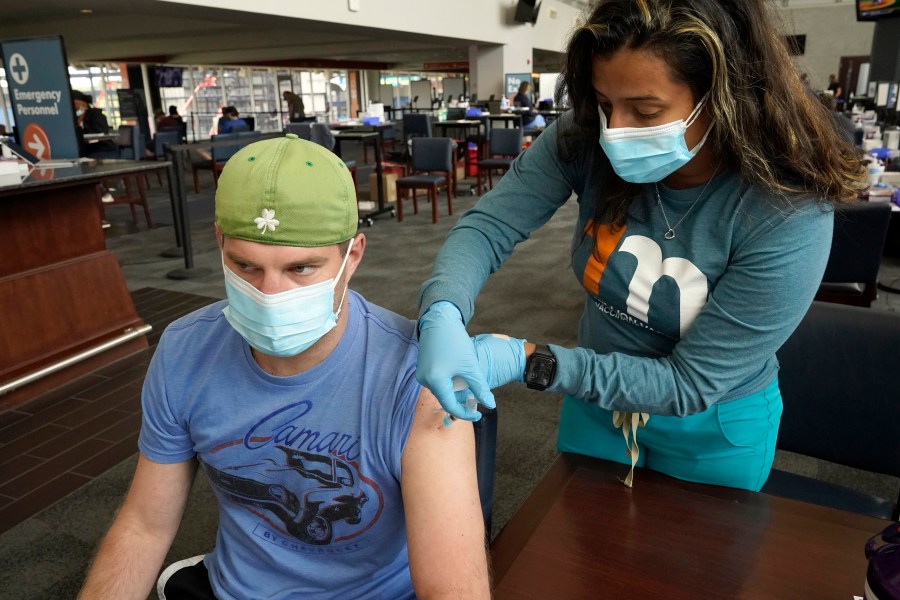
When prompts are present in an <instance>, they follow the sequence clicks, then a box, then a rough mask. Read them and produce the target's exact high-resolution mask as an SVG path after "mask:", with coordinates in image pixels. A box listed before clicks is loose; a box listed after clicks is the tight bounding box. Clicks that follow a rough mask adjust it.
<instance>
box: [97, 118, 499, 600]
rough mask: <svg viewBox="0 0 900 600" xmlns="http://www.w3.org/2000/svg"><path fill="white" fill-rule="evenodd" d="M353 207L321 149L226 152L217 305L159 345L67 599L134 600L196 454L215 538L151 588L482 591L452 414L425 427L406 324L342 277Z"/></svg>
mask: <svg viewBox="0 0 900 600" xmlns="http://www.w3.org/2000/svg"><path fill="white" fill-rule="evenodd" d="M357 221H358V216H357V210H356V196H355V193H354V187H353V181H352V179H351V177H350V174H349V172H348V171H347V168H346V166H345V165H344V163H343V162H341V161H340V159H338V158H337V157H336V156H335V155H334V154H332V153H331V152H329V151H327V150H326V149H324V148H322V147H321V146H318V145H316V144H313V143H310V142H306V141H304V140H301V139H299V138H297V136H295V135H291V134H288V135H287V136H285V137H283V138H278V139H272V140H265V141H261V142H257V143H254V144H251V145H249V146H246V147H245V148H243V149H242V150H241V151H239V152H238V153H237V154H235V155H234V156H233V157H232V158H231V159H230V160H229V161H228V163H227V165H226V166H225V169H224V171H223V173H222V176H221V178H220V179H219V187H218V191H217V192H216V235H217V236H218V240H219V246H220V248H221V250H222V264H223V269H224V275H225V288H226V293H227V297H228V299H227V301H222V302H218V303H215V304H212V305H210V306H208V307H206V308H203V309H200V310H198V311H196V312H194V313H192V314H190V315H187V316H186V317H184V318H182V319H180V320H178V321H176V322H175V323H173V324H172V325H170V326H169V327H168V328H167V330H166V331H165V333H164V334H163V336H162V339H161V340H160V342H159V346H158V347H157V350H156V353H155V354H154V356H153V361H152V363H151V365H150V369H149V371H148V373H147V378H146V381H145V383H144V391H143V409H144V414H143V425H142V428H141V435H140V440H139V447H140V451H141V452H140V456H139V458H138V465H137V470H136V472H135V475H134V480H133V482H132V486H131V489H130V491H129V492H128V495H127V497H126V498H125V502H124V503H123V505H122V508H121V509H120V511H119V513H118V516H117V517H116V520H115V522H114V523H113V525H112V527H111V529H110V532H109V533H108V534H107V536H106V538H105V539H104V541H103V543H102V544H101V546H100V550H99V552H98V554H97V557H96V559H95V560H94V564H93V566H92V568H91V571H90V573H89V574H88V579H87V582H86V584H85V587H84V589H83V590H82V595H81V597H82V598H116V599H122V598H141V599H143V598H146V596H147V594H148V592H149V591H150V590H151V588H152V586H153V581H154V580H155V579H156V577H157V573H158V572H159V568H160V567H161V565H162V563H163V560H164V558H165V555H166V553H167V551H168V549H169V546H170V544H171V542H172V539H173V538H174V537H175V534H176V531H177V529H178V526H179V522H180V519H181V516H182V513H183V511H184V506H185V502H186V500H187V497H188V492H189V490H190V486H191V481H192V479H193V476H194V473H195V470H196V466H197V465H198V464H199V465H200V467H201V468H202V470H203V471H204V472H205V473H206V475H207V477H208V478H209V481H210V483H211V484H212V488H213V490H214V491H215V493H216V496H217V499H218V504H219V528H218V534H217V539H216V544H215V548H214V549H213V550H212V551H211V552H210V553H209V554H206V555H205V557H195V558H193V559H189V560H187V561H181V562H179V563H175V564H174V565H171V566H170V567H169V568H167V569H166V571H165V572H164V573H163V575H162V576H161V577H160V578H159V583H158V592H159V595H160V597H161V598H168V599H170V600H172V599H175V598H220V599H221V598H304V599H309V598H354V599H358V598H415V597H418V598H454V599H455V598H466V599H467V600H468V599H472V598H489V597H490V591H489V583H488V574H487V561H486V556H485V549H484V525H483V521H482V515H481V509H480V504H479V500H478V490H477V482H476V477H475V457H474V441H473V437H474V436H473V433H472V427H471V425H470V424H469V423H467V422H458V423H454V424H453V425H452V426H450V427H445V426H444V425H443V423H442V420H443V418H444V415H443V412H442V411H441V410H440V405H439V404H438V403H437V401H436V400H435V398H434V397H433V396H432V395H431V393H430V392H429V391H428V390H427V389H425V388H423V387H422V386H421V385H419V384H418V383H417V382H416V379H415V374H414V368H415V364H416V358H417V355H418V345H417V343H416V339H415V323H414V322H413V321H410V320H407V319H404V318H402V317H400V316H398V315H396V314H393V313H391V312H389V311H386V310H384V309H382V308H379V307H377V306H374V305H372V304H369V303H368V302H366V300H365V299H364V298H363V297H362V296H360V295H359V294H357V293H355V292H352V291H348V285H349V281H350V278H351V277H352V276H353V273H354V272H355V271H356V269H357V267H358V266H359V263H360V261H361V260H362V257H363V253H364V250H365V246H366V238H365V235H363V234H361V233H357V232H356V225H357ZM459 454H463V455H465V456H468V457H469V458H468V460H465V461H459V460H458V458H459ZM460 575H462V576H461V577H460Z"/></svg>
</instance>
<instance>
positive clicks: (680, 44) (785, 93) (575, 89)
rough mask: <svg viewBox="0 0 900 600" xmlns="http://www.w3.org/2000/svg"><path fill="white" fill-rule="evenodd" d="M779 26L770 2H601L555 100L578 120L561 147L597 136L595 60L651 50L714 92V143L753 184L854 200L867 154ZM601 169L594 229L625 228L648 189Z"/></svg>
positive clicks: (579, 36)
mask: <svg viewBox="0 0 900 600" xmlns="http://www.w3.org/2000/svg"><path fill="white" fill-rule="evenodd" d="M775 23H776V21H775V16H774V15H773V14H771V8H770V7H769V5H768V3H767V2H765V1H764V0H599V2H597V4H596V5H595V6H594V8H593V10H592V11H591V12H590V14H589V16H588V17H587V21H586V22H585V23H584V25H582V26H580V27H577V28H576V29H575V31H574V32H573V33H572V35H571V37H570V39H569V42H568V47H567V50H566V58H565V64H564V67H563V80H564V84H563V85H562V86H560V89H559V90H558V92H557V102H560V101H562V99H563V98H565V97H566V96H568V102H569V105H570V106H571V107H572V108H573V110H574V121H575V127H572V128H570V130H569V131H567V132H563V135H561V137H560V140H561V141H560V144H561V147H560V154H561V155H562V156H563V157H566V156H567V154H568V155H571V152H572V151H573V150H574V148H575V147H576V145H577V143H584V138H585V137H588V138H593V140H594V142H596V140H597V137H598V136H599V131H600V123H599V117H598V112H597V100H596V94H595V92H594V89H593V85H592V67H593V59H594V58H595V57H598V56H599V57H610V56H612V55H613V54H614V53H615V52H617V51H618V50H620V49H622V48H629V49H633V50H637V49H646V50H648V51H650V52H653V53H654V54H656V55H657V56H659V57H660V58H661V59H663V60H664V61H665V62H666V64H667V65H668V66H669V68H670V70H671V76H672V78H673V79H674V80H675V81H679V82H683V83H684V84H686V85H687V86H689V87H690V88H691V91H692V92H693V96H694V101H695V102H699V100H700V98H702V97H703V96H704V95H705V94H706V93H709V98H708V100H707V103H706V106H707V110H709V111H710V115H711V117H712V119H713V122H714V123H715V126H714V127H713V131H712V133H711V134H710V137H709V140H708V141H707V143H708V144H712V145H713V147H714V148H715V150H716V153H717V154H718V155H720V156H722V157H723V160H724V161H725V162H726V163H727V164H728V165H729V166H730V167H731V168H733V169H735V170H736V171H738V172H739V173H740V175H741V177H742V178H743V179H744V180H745V181H746V182H748V183H750V184H753V185H757V186H760V187H762V188H764V189H767V190H768V191H770V192H772V193H773V194H774V195H775V196H776V197H777V198H779V199H781V200H783V201H785V202H787V203H791V202H793V201H797V199H798V198H799V197H800V196H801V195H803V196H804V197H808V196H809V195H813V196H815V197H816V198H817V200H818V201H819V202H822V203H825V202H832V203H842V202H852V201H854V200H855V199H856V198H857V196H858V194H859V192H860V191H861V190H862V189H863V188H864V187H865V185H864V179H865V172H864V170H863V169H862V165H861V163H860V160H859V158H860V157H859V154H858V153H857V151H856V149H855V148H854V147H853V146H852V145H850V144H848V143H847V142H846V141H845V140H844V139H843V138H842V137H841V135H840V134H839V132H838V131H837V128H836V126H835V122H834V118H833V115H832V114H830V113H829V112H828V111H827V110H826V109H825V108H824V107H823V106H822V105H821V104H820V103H819V101H818V100H817V99H816V98H815V96H814V95H812V94H811V93H810V92H809V91H808V90H807V89H806V87H805V86H804V85H803V83H802V81H801V80H800V74H799V72H798V71H797V69H796V68H795V67H794V64H793V62H792V61H791V58H790V56H789V54H788V51H787V47H786V45H785V42H784V40H783V38H782V36H781V35H779V33H778V30H777V28H776V25H775ZM575 140H580V142H575ZM580 147H582V148H583V146H580ZM603 160H604V161H605V159H603ZM596 176H597V177H598V178H599V179H600V185H599V186H598V189H599V190H601V194H602V199H601V198H597V199H596V208H595V211H594V219H593V222H594V224H595V226H599V224H601V223H608V224H612V225H614V226H622V225H623V224H624V222H625V215H626V213H627V210H628V206H629V205H630V204H631V202H632V201H633V199H634V198H636V197H637V196H638V194H639V193H640V190H641V187H640V186H638V185H634V184H630V183H628V182H625V181H623V180H622V179H621V178H619V177H618V176H617V175H616V174H615V172H614V171H613V170H612V168H611V167H610V165H609V162H608V161H605V162H604V164H601V165H599V168H598V170H597V175H596ZM594 233H595V234H596V232H594Z"/></svg>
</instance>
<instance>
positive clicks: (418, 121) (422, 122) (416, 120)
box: [388, 113, 431, 167]
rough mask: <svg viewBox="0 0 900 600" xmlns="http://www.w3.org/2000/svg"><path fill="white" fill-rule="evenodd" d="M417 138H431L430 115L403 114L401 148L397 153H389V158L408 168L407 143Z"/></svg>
mask: <svg viewBox="0 0 900 600" xmlns="http://www.w3.org/2000/svg"><path fill="white" fill-rule="evenodd" d="M419 137H426V138H430V137H431V115H428V114H425V113H406V114H404V115H403V142H402V144H401V146H402V147H401V148H400V151H399V152H391V153H390V154H389V155H388V156H389V158H390V159H391V160H392V161H394V162H398V163H401V164H403V165H406V166H407V167H409V156H410V155H409V141H410V140H411V139H413V138H419Z"/></svg>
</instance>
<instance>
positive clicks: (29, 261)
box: [0, 160, 169, 410]
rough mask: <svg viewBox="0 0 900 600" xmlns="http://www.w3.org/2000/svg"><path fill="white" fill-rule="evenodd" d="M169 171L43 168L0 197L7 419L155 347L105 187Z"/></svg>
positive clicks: (131, 165)
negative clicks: (106, 226)
mask: <svg viewBox="0 0 900 600" xmlns="http://www.w3.org/2000/svg"><path fill="white" fill-rule="evenodd" d="M168 166H169V163H167V162H163V163H155V162H147V161H141V162H136V161H119V160H113V161H99V162H95V163H93V164H79V165H78V166H75V167H69V168H55V169H51V168H38V169H35V170H34V171H32V173H31V175H30V176H29V178H28V179H26V180H25V181H24V182H23V183H21V184H19V185H13V186H5V187H0V255H2V256H3V260H2V261H0V307H2V310H0V410H4V409H8V408H13V407H15V406H17V405H19V404H21V403H23V402H25V401H27V400H29V399H31V398H33V397H34V396H36V395H37V394H40V393H42V392H44V391H46V390H49V389H52V388H54V387H57V386H59V385H62V384H64V383H66V382H67V381H69V380H71V379H74V378H75V377H78V376H80V375H82V374H84V373H87V372H89V371H91V370H93V369H96V368H98V367H99V366H102V365H104V364H107V363H109V362H111V361H112V360H114V359H116V358H119V357H122V356H126V355H128V354H131V353H134V352H137V351H140V350H142V349H144V348H146V347H147V340H146V338H145V337H144V334H145V333H146V332H147V330H149V326H146V325H145V324H144V322H143V321H142V320H141V319H140V317H138V315H137V313H136V312H135V309H134V304H133V303H132V300H131V295H130V294H129V292H128V288H127V287H126V286H125V279H124V278H123V277H122V272H121V269H120V268H119V263H118V261H117V260H116V257H115V255H114V254H113V253H112V252H109V251H108V250H107V249H106V245H105V238H104V234H103V229H102V216H103V208H102V205H101V202H100V193H99V190H98V187H97V184H98V183H99V182H100V181H102V180H104V179H108V178H115V177H121V176H123V175H128V174H133V173H140V172H147V171H155V170H159V169H165V168H167V167H168Z"/></svg>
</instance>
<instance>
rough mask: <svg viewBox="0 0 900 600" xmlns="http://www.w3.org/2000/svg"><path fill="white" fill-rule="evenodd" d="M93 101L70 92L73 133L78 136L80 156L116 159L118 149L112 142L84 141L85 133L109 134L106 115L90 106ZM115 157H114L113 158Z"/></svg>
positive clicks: (75, 91)
mask: <svg viewBox="0 0 900 600" xmlns="http://www.w3.org/2000/svg"><path fill="white" fill-rule="evenodd" d="M93 103H94V99H93V98H92V97H91V96H88V95H87V94H85V93H84V92H80V91H78V90H73V91H72V104H73V106H74V108H75V123H76V128H75V131H76V133H77V134H78V147H79V153H80V154H81V156H90V157H94V158H105V157H107V155H109V156H108V157H110V158H117V157H118V149H117V147H116V144H115V142H113V141H112V140H101V141H96V142H87V141H85V139H84V134H86V133H104V134H108V133H109V122H108V121H107V120H106V115H104V114H103V111H102V110H100V109H99V108H95V107H94V106H92V105H93ZM113 155H115V156H113Z"/></svg>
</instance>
